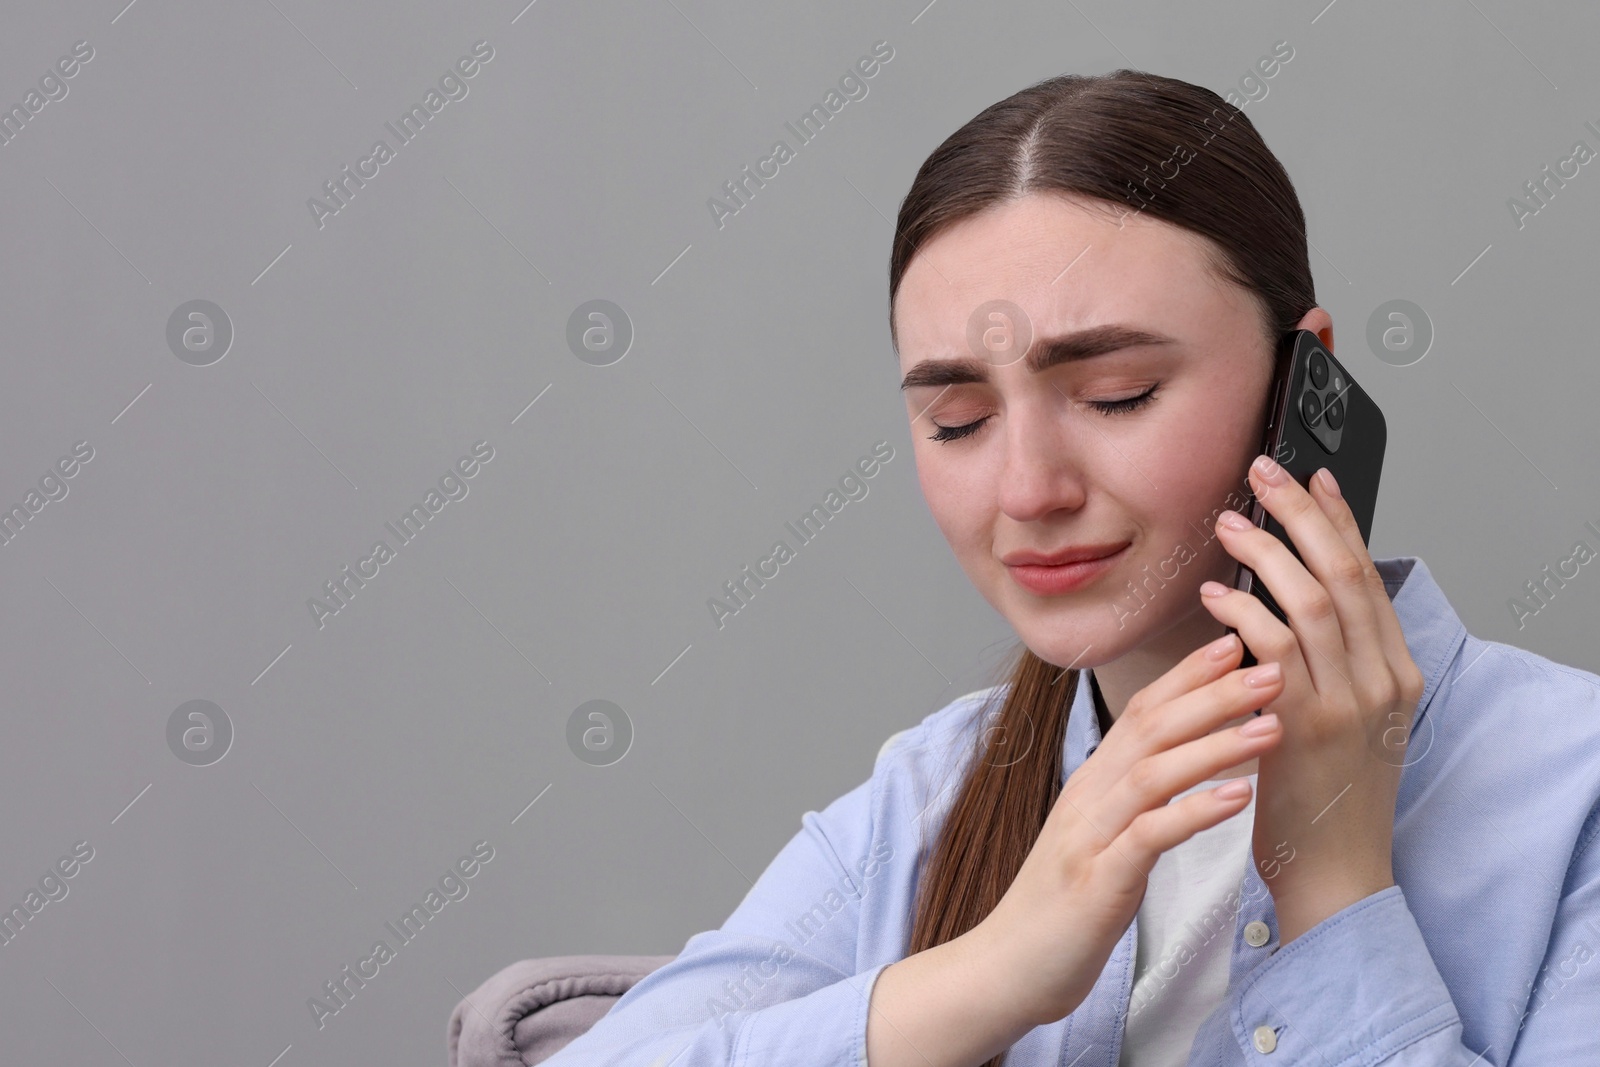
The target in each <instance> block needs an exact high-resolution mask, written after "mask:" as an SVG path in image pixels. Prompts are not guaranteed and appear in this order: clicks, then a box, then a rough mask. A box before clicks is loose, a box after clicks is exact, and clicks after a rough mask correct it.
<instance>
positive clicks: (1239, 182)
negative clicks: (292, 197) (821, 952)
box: [889, 69, 1316, 1067]
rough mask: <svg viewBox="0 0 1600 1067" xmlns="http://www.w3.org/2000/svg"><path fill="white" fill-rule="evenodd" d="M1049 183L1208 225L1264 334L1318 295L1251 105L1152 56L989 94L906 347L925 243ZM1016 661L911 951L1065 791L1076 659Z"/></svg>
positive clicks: (930, 220) (956, 149)
mask: <svg viewBox="0 0 1600 1067" xmlns="http://www.w3.org/2000/svg"><path fill="white" fill-rule="evenodd" d="M1172 166H1176V167H1177V172H1176V174H1172V173H1171V172H1170V171H1169V170H1168V169H1167V168H1169V167H1172ZM1037 192H1055V193H1060V194H1067V195H1070V196H1074V197H1087V198H1089V199H1090V200H1091V201H1096V202H1103V203H1104V204H1105V206H1106V207H1107V209H1108V210H1122V209H1124V208H1128V209H1133V210H1134V211H1137V212H1142V213H1147V214H1149V215H1150V216H1152V217H1154V218H1157V219H1161V220H1163V221H1165V222H1169V223H1172V224H1174V225H1176V226H1180V227H1182V228H1184V229H1186V230H1189V231H1191V232H1193V233H1196V234H1199V235H1201V236H1203V237H1207V238H1210V241H1211V243H1209V244H1208V245H1207V251H1208V255H1209V259H1210V266H1211V267H1212V269H1213V270H1214V272H1215V274H1216V275H1217V276H1218V277H1219V278H1222V279H1225V280H1227V281H1230V282H1233V283H1235V284H1237V285H1239V286H1242V287H1243V288H1244V289H1245V290H1246V291H1247V292H1249V293H1251V294H1252V295H1253V296H1254V297H1255V299H1256V302H1257V305H1258V306H1259V307H1260V309H1261V316H1262V328H1263V335H1264V336H1265V337H1268V338H1271V339H1276V338H1277V337H1278V336H1280V335H1281V334H1283V333H1284V332H1286V331H1289V330H1292V329H1294V327H1295V325H1296V324H1297V323H1298V322H1299V321H1300V319H1301V317H1303V316H1304V315H1305V313H1306V312H1307V311H1309V310H1310V309H1311V308H1313V307H1315V306H1316V298H1315V296H1314V293H1313V286H1312V279H1311V264H1310V261H1309V258H1308V255H1307V252H1306V245H1307V242H1306V234H1305V215H1304V213H1303V212H1302V211H1301V208H1300V201H1299V198H1298V197H1297V196H1296V195H1295V191H1294V186H1293V185H1292V184H1291V183H1290V181H1289V176H1288V174H1287V173H1286V172H1285V171H1284V169H1283V166H1282V165H1281V164H1280V163H1279V162H1278V160H1277V158H1276V157H1275V156H1273V154H1272V153H1271V152H1270V151H1269V150H1268V149H1267V146H1266V144H1265V143H1264V142H1263V141H1262V140H1261V136H1260V134H1259V133H1257V131H1256V129H1255V126H1254V125H1252V124H1251V122H1250V120H1249V119H1248V118H1246V117H1245V116H1244V113H1243V112H1242V111H1241V110H1239V109H1238V108H1237V107H1234V106H1233V105H1231V104H1229V103H1227V102H1226V101H1224V100H1223V99H1222V98H1221V97H1220V96H1218V95H1217V94H1216V93H1213V92H1212V91H1210V90H1209V89H1204V88H1201V87H1200V86H1197V85H1191V84H1189V83H1188V82H1184V81H1179V80H1177V79H1175V78H1167V77H1162V76H1160V75H1156V74H1148V73H1144V72H1142V71H1135V70H1127V69H1122V70H1116V71H1113V72H1111V73H1109V74H1103V75H1094V76H1088V75H1077V74H1064V75H1060V76H1058V77H1054V78H1049V79H1046V80H1045V81H1041V82H1038V83H1036V84H1034V85H1031V86H1029V87H1028V88H1026V89H1023V90H1022V91H1021V92H1018V93H1016V94H1015V95H1013V96H1011V97H1008V98H1007V99H1005V100H1002V101H1000V102H999V103H997V104H993V105H991V106H990V107H987V108H985V109H984V110H983V111H981V112H979V113H978V114H977V115H976V116H975V117H973V118H972V119H971V120H970V121H969V122H967V124H966V125H964V126H962V127H961V128H960V129H959V130H957V131H956V132H955V133H953V134H951V135H950V137H949V138H947V139H946V140H945V142H944V143H943V144H941V145H940V146H939V147H938V148H937V149H935V150H934V152H933V154H932V155H930V156H929V157H928V158H927V160H926V161H924V162H923V164H922V167H921V168H920V169H919V170H918V171H917V176H916V178H915V180H914V181H913V182H912V183H911V189H910V191H909V192H907V193H906V197H905V199H904V201H902V202H901V205H900V216H899V220H898V224H897V229H896V232H895V236H894V245H893V249H892V251H891V253H890V257H889V323H890V336H891V338H893V339H894V343H895V346H896V348H897V349H898V346H899V340H898V336H897V335H896V333H895V328H894V299H895V294H896V293H897V292H898V291H899V288H900V282H901V279H902V278H903V277H904V275H905V272H906V268H907V266H908V265H909V264H910V262H911V259H912V257H913V256H914V255H915V254H916V252H917V250H918V249H919V248H920V247H921V246H922V245H923V244H925V243H926V242H927V241H929V240H930V239H931V238H933V237H934V236H935V235H936V234H938V233H940V232H941V231H942V230H944V229H945V228H946V227H948V226H950V225H952V224H954V223H956V222H958V221H960V220H962V219H964V218H967V217H969V216H971V215H975V214H977V213H978V212H980V211H983V210H984V209H985V208H988V207H990V206H992V205H996V204H1002V203H1005V202H1008V201H1012V200H1016V199H1019V198H1021V197H1023V196H1026V195H1028V194H1030V193H1037ZM1009 673H1010V680H1009V685H1008V686H1006V687H1005V688H1004V689H1000V690H996V691H995V693H993V694H991V698H990V700H989V701H988V702H986V703H985V706H984V707H983V708H982V709H980V711H979V712H978V714H979V715H980V716H982V717H983V719H984V720H985V721H986V722H987V723H988V724H989V725H988V728H986V729H983V730H979V731H977V732H976V739H975V741H974V747H975V750H976V752H975V754H974V755H975V758H973V759H971V760H970V762H969V763H968V764H967V768H966V771H965V772H964V776H963V780H962V783H961V785H960V787H959V789H958V791H957V793H956V797H955V800H954V801H953V802H952V805H951V808H950V813H949V815H948V816H947V817H946V818H945V820H944V823H943V825H942V827H941V829H940V830H939V835H938V840H937V841H936V842H935V844H934V846H933V848H932V850H931V852H930V853H929V858H928V861H927V868H926V870H925V871H924V872H923V874H922V876H921V882H920V885H919V887H918V891H917V902H916V906H915V916H914V918H913V921H912V929H911V944H910V947H909V950H908V954H914V953H917V952H921V951H923V950H924V949H928V948H932V947H933V946H935V945H939V944H942V943H944V942H946V941H950V940H952V939H954V938H956V937H959V936H961V935H962V934H964V933H966V932H967V931H968V930H970V929H972V928H973V927H974V926H976V925H977V924H978V923H979V922H981V921H982V920H983V919H984V918H985V917H986V916H987V915H988V914H989V912H990V911H992V910H993V909H994V907H995V905H996V904H998V903H999V902H1000V898H1001V897H1002V896H1003V895H1004V894H1005V891H1006V890H1007V888H1009V887H1010V885H1011V882H1012V880H1013V879H1014V878H1015V877H1016V875H1017V872H1018V870H1020V869H1021V867H1022V862H1023V860H1024V859H1025V858H1026V857H1027V855H1028V853H1029V852H1030V851H1031V850H1032V848H1033V843H1034V841H1035V840H1036V839H1037V838H1038V836H1039V831H1040V830H1041V829H1042V828H1043V826H1044V822H1045V817H1046V816H1047V815H1048V814H1049V812H1050V809H1051V808H1052V806H1053V805H1054V804H1055V801H1056V797H1057V796H1058V795H1059V793H1060V791H1061V786H1062V780H1061V779H1062V771H1063V766H1062V758H1063V753H1062V749H1063V745H1064V741H1065V737H1066V726H1067V716H1068V711H1069V709H1070V708H1071V707H1072V701H1073V697H1074V694H1075V693H1076V692H1077V687H1078V675H1079V672H1078V671H1077V670H1076V669H1069V670H1067V671H1066V672H1065V674H1066V677H1065V678H1063V677H1062V673H1063V672H1062V669H1061V668H1060V667H1058V666H1055V665H1053V664H1050V663H1047V662H1045V661H1044V660H1042V659H1040V658H1039V657H1038V656H1036V655H1035V654H1034V653H1033V652H1032V651H1031V650H1030V649H1028V648H1027V647H1026V646H1023V647H1022V648H1021V649H1020V651H1019V653H1018V655H1017V657H1016V659H1015V661H1014V663H1013V665H1012V667H1011V668H1010V672H1009ZM1002 694H1003V699H1002V700H1001V704H1000V708H999V711H998V714H997V715H993V716H992V717H991V714H990V713H991V710H992V704H993V702H994V700H995V699H1001V698H1002ZM1004 1058H1005V1054H1004V1053H1001V1054H1000V1055H998V1056H995V1057H994V1058H993V1059H991V1060H990V1061H989V1062H988V1064H986V1065H985V1067H999V1065H1000V1064H1001V1063H1002V1061H1003V1060H1004Z"/></svg>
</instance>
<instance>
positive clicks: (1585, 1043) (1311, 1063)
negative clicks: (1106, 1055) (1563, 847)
mask: <svg viewBox="0 0 1600 1067" xmlns="http://www.w3.org/2000/svg"><path fill="white" fill-rule="evenodd" d="M1596 831H1600V819H1597V816H1596V815H1595V814H1591V815H1590V817H1589V820H1588V823H1587V824H1586V827H1585V833H1584V834H1582V835H1580V837H1579V842H1580V843H1579V846H1578V848H1577V849H1576V850H1575V854H1574V859H1573V861H1572V864H1571V865H1570V867H1569V869H1568V875H1567V879H1566V884H1565V886H1564V887H1563V891H1562V897H1561V900H1560V902H1559V904H1558V906H1557V909H1556V917H1555V922H1554V925H1553V927H1552V931H1551V938H1550V944H1549V948H1548V949H1547V951H1546V959H1545V963H1546V969H1543V970H1541V972H1540V973H1541V974H1545V975H1551V976H1559V977H1558V978H1555V979H1552V982H1553V981H1562V982H1564V984H1562V985H1561V986H1559V988H1557V989H1556V990H1555V991H1554V992H1550V991H1549V990H1545V992H1543V993H1541V992H1540V991H1539V990H1535V991H1534V992H1533V994H1532V998H1531V999H1530V1000H1529V1001H1528V1004H1527V1008H1526V1009H1525V1012H1524V1015H1523V1018H1522V1025H1521V1027H1520V1028H1519V1030H1518V1031H1517V1037H1516V1040H1515V1042H1514V1044H1513V1046H1512V1047H1511V1048H1509V1049H1507V1048H1486V1049H1475V1048H1469V1047H1468V1046H1466V1045H1465V1044H1463V1043H1462V1026H1461V1017H1460V1015H1459V1013H1458V1012H1457V1009H1456V1006H1455V1004H1454V1002H1453V1001H1452V1000H1451V998H1450V991H1449V989H1448V987H1447V986H1446V985H1445V982H1444V979H1443V977H1442V976H1441V975H1440V973H1439V969H1438V967H1437V966H1436V965H1435V964H1434V961H1433V957H1432V955H1431V954H1430V953H1429V951H1428V946H1427V944H1426V942H1424V940H1423V938H1422V931H1421V930H1420V929H1419V928H1418V926H1417V922H1416V918H1415V917H1414V916H1413V915H1412V913H1411V909H1410V907H1409V906H1408V905H1407V904H1406V900H1405V894H1404V893H1403V892H1402V890H1401V888H1400V887H1399V886H1398V885H1394V886H1388V887H1387V888H1385V889H1383V890H1381V891H1379V892H1377V893H1374V894H1372V895H1371V896H1368V897H1365V898H1363V899H1361V900H1358V901H1356V902H1355V903H1354V904H1351V905H1349V906H1348V907H1346V908H1344V909H1343V910H1341V911H1338V912H1336V913H1334V914H1333V915H1330V916H1329V917H1328V918H1326V919H1324V920H1323V921H1322V922H1320V923H1318V924H1317V925H1316V926H1314V927H1312V928H1311V929H1310V930H1308V931H1306V932H1305V933H1304V934H1302V935H1301V936H1300V937H1297V938H1295V939H1294V940H1293V941H1291V942H1290V943H1289V944H1288V945H1285V946H1282V947H1280V948H1279V949H1278V950H1277V951H1276V952H1274V953H1273V955H1272V957H1271V958H1270V959H1268V960H1267V961H1266V962H1264V963H1262V964H1261V965H1260V966H1259V967H1257V968H1256V969H1255V970H1254V971H1252V972H1251V973H1250V974H1249V976H1248V977H1246V978H1244V979H1242V980H1241V981H1240V982H1239V983H1238V984H1237V985H1236V986H1234V987H1233V988H1230V989H1229V990H1228V992H1227V994H1226V996H1225V997H1224V998H1223V1002H1222V1004H1221V1005H1220V1006H1219V1007H1218V1008H1217V1009H1216V1010H1215V1011H1213V1012H1212V1013H1211V1014H1210V1015H1209V1016H1207V1017H1206V1019H1205V1020H1204V1021H1203V1022H1202V1023H1201V1024H1200V1028H1199V1030H1198V1032H1197V1033H1196V1035H1195V1040H1194V1045H1193V1046H1192V1047H1191V1050H1190V1054H1189V1061H1188V1062H1189V1067H1223V1065H1227V1067H1238V1065H1242V1064H1249V1065H1250V1067H1356V1065H1362V1067H1374V1065H1377V1064H1383V1065H1384V1067H1500V1065H1504V1067H1550V1065H1552V1064H1567V1063H1573V1064H1576V1063H1593V1062H1595V1060H1596V1047H1597V1046H1596V1041H1597V1037H1596V1034H1597V1031H1596V1029H1595V1020H1596V1019H1600V961H1595V960H1594V957H1595V955H1596V953H1595V950H1594V948H1593V947H1592V945H1593V943H1594V939H1595V938H1596V937H1597V936H1600V845H1597V844H1596V843H1595V838H1596V836H1597V835H1596ZM1591 961H1592V962H1591ZM1548 984H1551V983H1550V982H1546V983H1541V987H1543V986H1545V985H1548ZM1525 992H1526V991H1525ZM1508 1010H1510V1009H1509V1008H1508ZM1258 1035H1259V1036H1258Z"/></svg>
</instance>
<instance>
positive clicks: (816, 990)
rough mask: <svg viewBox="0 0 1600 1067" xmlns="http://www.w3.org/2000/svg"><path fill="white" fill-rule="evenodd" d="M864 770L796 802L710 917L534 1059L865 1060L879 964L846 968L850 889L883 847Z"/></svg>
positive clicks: (846, 1065) (774, 1066) (685, 1063)
mask: <svg viewBox="0 0 1600 1067" xmlns="http://www.w3.org/2000/svg"><path fill="white" fill-rule="evenodd" d="M875 781H876V778H874V779H869V780H868V781H866V782H863V783H862V784H861V785H859V786H857V787H856V788H855V789H853V790H851V791H850V792H849V793H846V794H845V795H844V796H842V797H840V798H838V799H837V800H835V801H834V802H833V803H831V804H829V805H828V806H827V808H826V809H824V810H823V811H822V812H821V813H818V812H814V811H808V812H806V813H805V814H804V815H803V816H802V817H801V829H800V831H799V833H797V834H796V835H795V836H794V837H793V838H792V839H791V840H790V841H789V843H788V844H787V845H785V846H784V847H783V849H782V850H781V851H780V852H779V853H778V855H777V857H776V858H774V859H773V861H772V863H771V864H770V865H769V866H768V867H767V869H766V870H765V871H764V872H762V874H761V876H760V877H759V878H758V879H757V880H756V883H755V885H754V886H753V887H752V888H751V889H750V892H749V893H748V894H747V895H746V896H745V898H744V900H743V901H742V902H741V903H740V904H739V906H738V908H736V909H735V910H734V912H733V914H732V915H730V916H729V918H728V920H727V922H725V923H724V924H723V925H722V927H721V928H720V929H717V930H710V931H706V932H704V933H699V934H696V935H694V936H693V937H691V938H690V939H689V940H688V942H687V943H686V944H685V945H684V948H683V951H682V952H681V953H680V954H679V955H678V956H677V957H676V958H675V959H673V960H672V961H671V962H669V963H667V964H666V965H665V966H663V967H661V968H659V969H657V970H655V971H653V972H651V973H650V974H648V975H646V976H645V977H644V978H642V979H640V980H639V981H638V982H637V983H635V984H634V986H633V987H632V988H630V989H629V990H628V991H627V992H626V993H625V994H623V996H622V997H620V998H619V999H618V1000H617V1002H616V1003H615V1004H613V1005H612V1007H611V1010H610V1011H609V1012H608V1013H607V1014H606V1015H605V1016H604V1017H602V1018H601V1019H600V1020H599V1021H598V1022H597V1023H596V1024H595V1025H594V1026H593V1027H591V1028H590V1029H589V1030H587V1031H586V1032H585V1033H583V1034H582V1035H580V1036H579V1037H578V1038H577V1039H576V1040H574V1041H572V1042H571V1043H570V1044H568V1045H567V1046H565V1047H564V1048H563V1049H561V1050H560V1051H559V1052H557V1053H556V1054H555V1055H554V1056H553V1057H551V1058H550V1059H548V1060H545V1061H544V1062H545V1064H546V1067H602V1065H607V1067H609V1065H619V1067H620V1065H622V1064H629V1065H634V1067H669V1065H670V1067H711V1065H724V1064H725V1065H730V1067H742V1065H745V1064H751V1065H755V1064H760V1065H761V1067H801V1065H802V1064H804V1065H806V1067H821V1065H827V1067H865V1065H866V1028H867V1006H868V1003H869V1001H870V998H871V995H872V987H873V984H874V983H875V982H876V980H877V977H878V975H879V974H880V973H881V972H882V971H883V969H884V968H885V967H887V966H888V964H887V963H883V964H879V965H878V966H875V967H872V968H870V969H867V970H864V971H863V972H861V973H860V974H857V973H856V969H855V961H856V937H857V931H858V929H859V918H860V908H861V896H862V894H863V893H864V892H867V891H869V890H870V888H871V885H872V879H873V876H874V874H877V873H878V872H879V871H880V870H881V868H882V865H883V864H884V863H886V862H888V860H889V859H891V858H892V857H893V846H892V845H891V844H889V842H888V841H887V840H880V841H878V842H877V843H876V845H874V844H873V842H874V839H875V833H876V830H875V827H874V826H873V822H874V819H873V788H874V782H875Z"/></svg>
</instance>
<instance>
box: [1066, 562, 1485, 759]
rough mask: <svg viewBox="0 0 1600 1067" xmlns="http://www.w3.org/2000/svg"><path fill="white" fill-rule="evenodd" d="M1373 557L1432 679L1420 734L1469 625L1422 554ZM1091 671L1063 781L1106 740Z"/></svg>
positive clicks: (1409, 644) (1076, 699) (1421, 708)
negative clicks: (1434, 696) (1430, 569)
mask: <svg viewBox="0 0 1600 1067" xmlns="http://www.w3.org/2000/svg"><path fill="white" fill-rule="evenodd" d="M1372 562H1373V563H1374V565H1376V566H1377V568H1378V573H1379V574H1380V575H1382V576H1383V585H1384V590H1385V591H1386V592H1387V593H1388V594H1389V600H1390V602H1391V603H1393V604H1394V612H1395V615H1396V617H1398V618H1399V620H1400V630H1401V632H1402V633H1403V634H1405V639H1406V649H1407V650H1408V651H1409V652H1410V653H1411V659H1412V660H1413V661H1414V662H1415V663H1416V665H1417V669H1418V670H1419V671H1421V672H1422V677H1423V678H1424V679H1425V680H1426V685H1425V686H1424V687H1423V690H1422V699H1421V700H1420V701H1418V702H1417V713H1416V714H1415V715H1414V716H1412V719H1411V733H1412V734H1413V735H1414V734H1415V733H1416V730H1417V726H1418V724H1419V723H1421V722H1422V719H1423V716H1424V715H1425V714H1426V713H1427V710H1428V705H1429V703H1430V702H1431V701H1432V700H1433V695H1434V693H1435V692H1436V691H1437V690H1438V688H1439V680H1440V679H1441V678H1442V677H1444V672H1445V668H1446V667H1447V666H1449V664H1450V661H1451V660H1452V659H1454V658H1455V655H1456V651H1457V649H1459V648H1460V647H1461V643H1462V642H1463V641H1465V640H1466V637H1467V630H1466V627H1465V626H1464V625H1463V624H1462V622H1461V617H1460V616H1459V615H1457V614H1456V611H1455V609H1454V608H1452V607H1451V606H1450V601H1449V600H1448V599H1447V598H1446V597H1445V595H1444V590H1443V589H1441V588H1439V583H1438V582H1436V581H1434V579H1433V574H1432V573H1431V572H1430V571H1429V570H1428V565H1427V564H1426V563H1424V562H1422V559H1421V558H1420V557H1418V556H1394V557H1391V558H1388V559H1374V560H1373V561H1372ZM1091 674H1093V669H1092V668H1086V669H1084V670H1082V671H1081V672H1080V674H1079V678H1078V686H1077V692H1076V693H1074V694H1073V698H1072V710H1071V712H1069V713H1068V717H1067V736H1066V742H1065V749H1064V751H1063V753H1062V761H1061V763H1062V781H1063V782H1065V781H1066V779H1067V778H1068V777H1070V776H1071V775H1072V772H1073V771H1076V770H1077V769H1078V767H1079V766H1081V765H1082V764H1083V761H1084V760H1086V759H1088V758H1089V756H1090V755H1091V754H1093V752H1094V750H1095V748H1096V747H1098V746H1099V744H1100V739H1101V734H1100V719H1099V716H1097V715H1096V714H1095V710H1094V692H1093V690H1092V689H1091V688H1090V683H1089V677H1090V675H1091Z"/></svg>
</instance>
